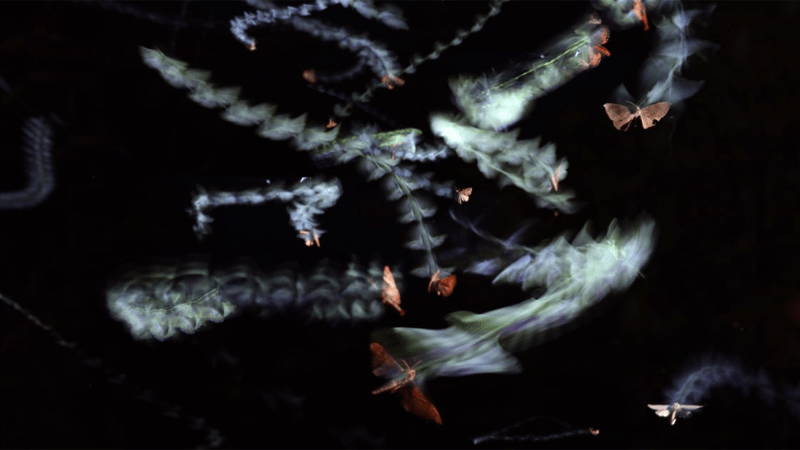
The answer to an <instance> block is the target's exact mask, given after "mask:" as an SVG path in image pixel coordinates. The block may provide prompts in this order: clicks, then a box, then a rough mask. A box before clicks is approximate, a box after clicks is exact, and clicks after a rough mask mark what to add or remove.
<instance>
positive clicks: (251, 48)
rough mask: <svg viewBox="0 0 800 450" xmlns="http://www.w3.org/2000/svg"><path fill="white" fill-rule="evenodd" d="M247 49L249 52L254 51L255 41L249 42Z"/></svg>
mask: <svg viewBox="0 0 800 450" xmlns="http://www.w3.org/2000/svg"><path fill="white" fill-rule="evenodd" d="M247 49H248V50H250V51H251V52H253V51H255V50H256V41H253V42H251V43H250V45H248V46H247Z"/></svg>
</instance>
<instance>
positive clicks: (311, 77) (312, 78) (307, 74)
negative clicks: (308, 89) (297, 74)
mask: <svg viewBox="0 0 800 450" xmlns="http://www.w3.org/2000/svg"><path fill="white" fill-rule="evenodd" d="M303 79H304V80H306V81H308V82H309V83H311V84H317V75H316V74H315V73H314V69H308V70H304V71H303Z"/></svg>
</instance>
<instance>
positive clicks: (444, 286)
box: [436, 275, 456, 297]
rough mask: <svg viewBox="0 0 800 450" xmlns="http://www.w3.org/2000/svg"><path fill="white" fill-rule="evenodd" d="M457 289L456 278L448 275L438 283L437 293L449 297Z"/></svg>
mask: <svg viewBox="0 0 800 450" xmlns="http://www.w3.org/2000/svg"><path fill="white" fill-rule="evenodd" d="M455 287H456V276H455V275H448V276H446V277H444V278H442V279H441V280H439V282H438V283H436V293H437V294H439V295H441V296H444V297H449V296H450V294H452V293H453V289H454V288H455Z"/></svg>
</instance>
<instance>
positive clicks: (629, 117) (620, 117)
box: [603, 102, 671, 131]
mask: <svg viewBox="0 0 800 450" xmlns="http://www.w3.org/2000/svg"><path fill="white" fill-rule="evenodd" d="M634 106H635V107H636V111H635V112H631V110H630V109H629V108H628V107H627V106H625V105H617V104H616V103H606V104H605V105H603V108H605V109H606V114H608V118H609V119H611V121H612V122H614V128H616V129H618V130H622V127H623V126H624V127H625V129H624V130H622V131H626V130H627V129H628V127H629V126H630V124H631V122H632V121H633V119H635V118H637V117H641V118H642V128H644V129H645V130H646V129H648V128H650V127H652V126H653V125H654V123H653V122H654V121H656V120H661V119H662V118H663V117H664V116H666V115H667V112H668V111H669V107H670V106H671V105H670V103H668V102H659V103H653V104H652V105H650V106H645V107H644V108H639V106H637V105H634Z"/></svg>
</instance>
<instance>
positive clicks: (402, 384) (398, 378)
mask: <svg viewBox="0 0 800 450" xmlns="http://www.w3.org/2000/svg"><path fill="white" fill-rule="evenodd" d="M369 349H370V351H371V352H372V373H374V374H375V375H376V376H381V377H395V379H394V380H392V381H390V382H389V383H387V384H385V385H383V386H381V387H379V388H378V389H375V390H374V391H372V393H373V394H380V393H383V392H387V391H388V392H391V393H393V394H400V396H401V400H400V404H401V405H403V408H404V409H405V410H406V411H408V412H410V413H411V414H414V415H415V416H418V417H422V418H423V419H427V420H431V421H433V422H436V423H437V424H439V425H441V424H442V417H441V416H440V415H439V411H437V410H436V407H435V406H433V403H431V401H430V400H429V399H428V397H426V396H425V394H423V393H422V391H421V390H420V389H419V387H417V385H416V383H414V377H416V376H417V371H416V370H414V368H413V367H410V366H409V365H408V363H407V362H406V361H405V360H403V364H404V365H405V367H403V366H401V365H400V363H398V362H397V360H396V359H394V357H393V356H392V355H390V354H389V352H387V351H386V349H385V348H383V346H382V345H381V344H378V343H377V342H373V343H372V344H370V345H369ZM401 374H402V375H401Z"/></svg>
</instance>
